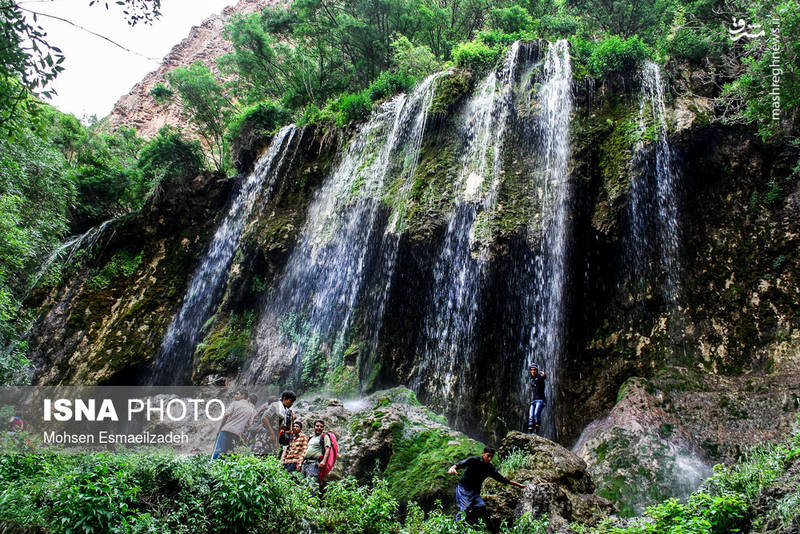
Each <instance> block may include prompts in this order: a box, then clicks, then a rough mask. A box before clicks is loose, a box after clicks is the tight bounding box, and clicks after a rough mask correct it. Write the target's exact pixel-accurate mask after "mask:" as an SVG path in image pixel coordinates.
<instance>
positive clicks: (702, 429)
mask: <svg viewBox="0 0 800 534" xmlns="http://www.w3.org/2000/svg"><path fill="white" fill-rule="evenodd" d="M618 396H619V399H620V400H619V401H618V402H617V404H616V405H615V406H614V408H613V409H612V410H611V412H610V413H609V415H608V416H606V417H604V418H601V419H598V420H596V421H594V422H592V423H591V424H590V425H589V426H587V427H586V429H585V430H584V431H583V433H582V434H581V436H580V438H579V440H578V442H577V443H576V445H575V451H576V452H577V453H578V454H579V455H580V456H581V458H583V459H584V460H585V461H586V462H587V464H588V465H589V473H591V475H592V479H593V480H594V481H595V482H596V484H597V492H598V494H599V495H602V496H604V497H607V498H608V499H610V500H612V501H613V502H614V503H615V504H616V505H617V507H618V508H619V510H620V512H621V513H623V514H625V515H632V514H639V513H641V512H643V511H644V509H645V507H646V506H647V505H650V504H654V503H656V502H660V501H662V500H664V499H666V498H669V497H677V498H683V497H685V496H686V495H688V494H689V493H691V492H692V491H694V490H695V489H696V488H697V487H698V486H699V485H700V483H701V482H703V481H704V480H705V479H706V478H707V477H708V476H710V475H711V466H712V465H713V464H715V463H727V464H730V463H733V462H735V461H736V460H738V459H739V458H740V456H741V454H742V453H744V452H745V451H746V450H747V448H748V447H750V446H752V445H753V444H754V443H762V442H778V441H781V440H782V439H783V438H784V436H786V435H787V434H789V433H790V432H791V429H792V422H793V421H792V417H791V415H792V414H793V413H795V411H796V404H797V403H798V402H800V400H798V399H800V377H798V375H797V374H794V373H792V374H773V375H769V376H748V375H743V376H735V377H721V376H718V375H713V374H710V373H702V372H699V371H696V370H694V369H686V368H675V369H671V370H665V371H662V372H660V373H658V374H656V375H655V376H653V377H652V378H650V379H649V380H646V379H643V378H631V379H628V380H627V381H626V382H625V383H624V384H623V385H622V387H621V388H620V391H619V395H618ZM640 488H647V492H642V491H641V490H640Z"/></svg>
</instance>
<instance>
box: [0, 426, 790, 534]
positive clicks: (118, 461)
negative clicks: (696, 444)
mask: <svg viewBox="0 0 800 534" xmlns="http://www.w3.org/2000/svg"><path fill="white" fill-rule="evenodd" d="M421 449H425V447H424V446H423V447H421ZM13 450H14V447H12V451H13ZM16 450H17V452H11V453H8V454H4V455H2V456H0V525H2V526H4V527H6V528H10V529H12V530H13V529H22V528H28V529H31V528H37V527H38V528H44V529H47V530H48V531H52V532H88V533H91V532H187V533H188V532H192V533H202V532H265V533H267V532H283V531H294V530H296V529H297V527H298V526H302V529H303V531H304V532H334V533H350V532H364V533H375V534H380V533H387V534H388V533H394V534H400V533H409V534H410V533H418V532H421V533H431V534H433V533H437V534H438V533H453V534H460V533H463V534H468V533H470V532H476V531H475V530H473V529H472V528H470V527H469V526H467V525H462V524H457V523H455V521H454V519H453V517H452V515H448V514H445V513H443V512H442V510H441V509H440V508H435V509H434V510H432V511H430V512H429V513H427V514H426V513H424V512H423V511H422V510H421V509H420V508H419V506H417V505H416V504H415V503H414V502H410V503H408V505H407V507H406V513H405V516H404V517H403V516H402V515H401V514H400V502H399V501H398V500H397V499H396V498H395V497H394V496H393V495H395V494H396V492H395V491H394V488H392V487H391V484H392V483H388V482H386V481H384V480H382V479H377V478H376V479H374V480H373V482H372V484H371V485H369V486H363V485H359V484H357V483H356V482H355V481H354V480H352V479H345V480H342V481H335V482H331V483H329V484H328V485H327V488H326V489H325V491H324V492H322V493H321V494H320V493H319V492H317V491H316V489H315V488H314V487H313V485H309V483H308V482H307V481H306V480H305V479H303V478H302V477H300V476H299V475H289V474H288V473H286V472H285V471H284V470H283V469H281V467H280V465H279V463H278V462H277V460H276V459H275V458H273V457H269V458H257V457H253V456H250V455H234V456H229V457H228V458H226V459H225V460H218V461H211V460H209V459H208V458H207V457H205V456H196V457H180V456H176V455H174V454H172V453H159V454H107V453H102V454H56V453H51V452H45V451H44V450H37V449H29V448H26V447H25V446H21V445H20V446H18V448H17V449H16ZM428 450H431V449H428ZM798 460H800V431H795V433H794V435H793V436H791V437H790V438H789V439H788V440H787V441H786V442H785V443H780V444H773V445H761V446H758V447H756V448H754V449H752V450H751V451H749V452H748V453H747V454H746V455H745V457H744V459H743V461H742V462H741V463H739V464H738V465H734V466H730V467H724V466H717V467H716V468H715V474H714V476H713V477H712V478H711V479H709V480H708V482H706V484H705V485H704V487H703V488H701V489H700V490H699V491H697V492H696V493H694V494H693V495H692V496H691V497H690V498H689V499H688V501H687V502H686V503H680V502H678V501H677V500H675V499H670V500H667V501H665V502H664V503H662V504H659V505H656V506H652V507H650V508H649V509H648V511H647V515H646V516H645V517H644V518H641V519H639V520H636V521H635V522H634V523H632V524H631V525H630V526H627V527H624V528H621V527H617V526H614V524H613V523H612V522H611V521H607V522H605V523H601V524H600V525H598V526H597V527H595V528H589V527H587V526H585V525H580V524H573V525H572V527H573V528H574V529H576V530H577V531H578V532H582V533H590V532H591V533H595V534H651V533H652V534H656V533H658V534H668V533H673V534H678V533H694V534H724V533H725V534H727V533H735V532H747V531H749V530H750V529H758V528H760V527H761V526H763V524H764V522H766V521H770V522H772V524H773V526H774V525H775V524H778V525H783V526H787V527H788V526H789V525H790V524H791V521H792V520H793V519H794V518H795V516H796V514H797V511H798V508H797V507H798V504H800V491H798V488H797V487H788V488H785V489H788V490H789V491H788V493H785V494H784V493H783V491H781V492H779V493H778V495H782V496H781V497H780V500H779V501H778V502H777V503H775V505H774V506H773V505H767V506H766V507H764V505H763V504H760V498H761V497H762V496H763V494H764V492H765V491H767V492H769V491H770V488H772V486H773V485H774V484H775V483H776V482H777V481H778V480H779V479H780V478H781V477H782V476H784V475H785V474H786V473H787V470H788V469H789V468H790V467H792V466H793V465H795V464H796V463H797V461H798ZM530 461H531V458H530V457H529V456H527V455H522V454H517V455H516V456H515V455H512V456H510V457H509V458H507V459H506V460H505V461H504V462H503V464H501V466H500V469H501V471H506V470H508V469H514V468H519V467H524V466H527V465H528V464H529V462H530ZM440 463H441V462H440ZM440 467H441V466H439V467H437V470H438V471H442V472H443V470H442V469H440ZM787 484H789V485H790V486H791V484H792V482H791V479H790V480H789V481H787ZM759 506H761V508H759ZM776 521H777V523H775V522H776ZM546 525H547V522H546V518H539V519H536V520H532V519H530V518H527V517H523V518H522V519H520V520H518V521H517V522H515V523H513V524H510V525H508V526H507V527H505V528H504V529H503V530H502V532H503V533H506V534H511V533H512V532H513V533H518V534H523V533H525V534H534V533H538V532H544V531H545V527H546Z"/></svg>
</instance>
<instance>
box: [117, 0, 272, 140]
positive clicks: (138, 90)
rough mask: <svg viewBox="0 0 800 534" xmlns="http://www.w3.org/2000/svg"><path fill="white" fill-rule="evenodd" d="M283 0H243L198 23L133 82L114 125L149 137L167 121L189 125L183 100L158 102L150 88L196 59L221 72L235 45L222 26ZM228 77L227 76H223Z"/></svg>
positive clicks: (168, 123)
mask: <svg viewBox="0 0 800 534" xmlns="http://www.w3.org/2000/svg"><path fill="white" fill-rule="evenodd" d="M282 3H283V2H282V1H281V0H239V2H237V4H236V5H235V6H231V7H227V8H225V9H224V10H223V12H222V13H220V14H218V15H212V16H211V17H209V18H208V19H206V20H205V21H204V22H203V23H202V24H201V25H200V26H195V27H193V28H192V30H191V32H189V36H188V37H186V38H185V39H183V40H182V41H181V42H180V43H178V44H177V45H175V46H174V47H173V48H172V50H171V51H170V52H169V54H167V55H166V56H165V57H164V59H163V61H162V63H161V65H160V66H159V67H158V69H156V70H154V71H153V72H151V73H150V74H148V75H147V76H145V77H144V79H143V80H142V81H140V82H139V83H137V84H136V85H134V86H133V89H131V91H130V93H128V94H127V95H125V96H123V97H121V98H120V99H119V100H118V101H117V103H116V104H115V105H114V109H112V110H111V114H110V115H109V116H108V120H109V125H110V127H111V128H117V127H119V126H125V127H128V128H136V130H137V132H138V133H139V135H140V136H142V137H144V138H145V139H150V138H152V137H154V136H155V135H156V134H157V133H158V130H159V129H160V128H161V127H162V126H165V125H171V126H176V127H178V128H180V129H182V130H185V129H189V126H188V121H187V120H186V118H185V117H184V116H183V114H182V111H181V110H182V108H181V105H180V102H173V103H171V104H169V105H168V106H160V105H158V104H157V103H156V102H155V101H154V100H153V98H152V97H151V96H150V91H151V90H152V89H153V87H155V86H156V85H157V84H159V83H166V81H167V78H166V75H167V73H168V72H169V71H171V70H173V69H175V68H177V67H188V66H189V65H191V64H192V63H194V62H196V61H200V62H202V63H203V64H204V65H206V66H207V67H208V68H209V69H211V71H212V72H213V73H214V74H216V75H218V76H219V74H220V72H219V67H218V66H217V58H219V57H220V56H222V55H224V54H227V53H228V52H230V51H231V50H232V49H233V48H232V46H231V43H230V41H227V40H226V39H225V38H224V37H223V35H222V30H223V28H224V27H225V24H226V21H227V20H228V18H229V17H230V16H231V15H235V14H241V15H248V14H251V13H256V12H258V11H260V10H261V9H262V8H263V7H264V6H266V5H279V4H282ZM222 78H223V79H224V77H222Z"/></svg>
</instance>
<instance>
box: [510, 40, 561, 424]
mask: <svg viewBox="0 0 800 534" xmlns="http://www.w3.org/2000/svg"><path fill="white" fill-rule="evenodd" d="M538 100H539V109H540V112H539V117H538V125H537V130H538V131H539V138H538V146H537V154H538V162H537V168H536V173H535V179H536V180H537V184H536V185H537V188H538V190H539V192H540V193H539V200H540V203H541V209H540V214H539V217H538V221H539V224H540V225H541V226H540V228H539V229H540V230H541V239H540V249H539V254H538V255H537V256H536V263H535V265H534V266H533V273H534V281H533V284H534V285H533V293H532V295H531V296H532V298H533V299H534V301H535V302H533V303H531V305H529V306H528V308H529V309H530V308H532V309H533V312H534V313H533V318H532V325H531V332H530V337H529V341H528V347H527V350H526V362H525V368H524V369H523V373H522V376H524V378H523V379H522V381H521V390H522V399H525V401H526V402H527V401H529V400H530V396H531V392H530V386H529V383H528V378H527V374H526V372H527V368H528V366H529V365H530V364H531V363H533V362H536V363H538V364H539V366H540V368H541V369H543V370H544V371H545V372H546V373H547V381H546V391H545V394H546V398H547V404H548V409H547V411H546V412H545V417H544V420H543V425H542V433H543V434H544V435H545V436H547V437H549V438H550V439H556V437H557V436H556V425H555V416H554V414H555V406H554V405H555V402H556V395H557V392H558V381H559V367H560V360H561V353H562V351H563V342H564V327H565V325H564V321H565V304H566V302H565V290H566V287H567V282H568V280H567V277H568V268H567V265H568V263H569V260H570V255H571V246H572V239H571V230H572V228H571V219H570V210H571V208H572V205H571V204H572V198H571V196H572V195H571V193H570V184H569V160H570V144H569V133H570V114H571V112H572V69H571V65H570V57H569V44H568V42H567V41H566V40H559V41H557V42H556V43H551V44H550V46H549V47H548V50H547V56H546V57H545V62H544V78H543V81H542V85H541V88H540V90H539V95H538ZM526 406H527V404H526Z"/></svg>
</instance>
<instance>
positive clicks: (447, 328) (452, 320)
mask: <svg viewBox="0 0 800 534" xmlns="http://www.w3.org/2000/svg"><path fill="white" fill-rule="evenodd" d="M525 46H526V45H522V44H521V43H520V42H515V43H514V44H513V45H512V47H511V49H510V50H509V52H508V53H507V55H506V57H505V60H504V62H503V65H502V67H501V68H500V69H499V70H498V71H496V72H495V71H493V72H491V73H490V74H489V75H488V76H487V77H486V78H484V80H483V81H482V82H481V84H480V85H479V86H478V88H477V90H476V92H475V95H474V96H473V97H472V98H471V99H470V101H469V102H468V104H467V107H466V112H465V120H464V129H463V132H462V133H463V137H464V139H465V140H466V148H465V150H464V154H463V156H462V159H461V167H460V169H459V174H458V179H457V180H456V182H455V184H454V185H455V190H454V194H455V198H456V201H455V208H454V210H453V211H452V212H451V213H450V216H449V218H448V223H447V231H446V233H445V237H444V241H443V245H442V249H441V252H440V253H439V256H438V258H437V260H436V264H435V266H434V283H433V291H432V294H431V295H430V301H429V302H428V304H427V306H426V314H425V319H424V325H423V334H424V335H423V341H422V345H421V347H420V351H419V364H418V365H417V368H416V369H415V372H414V375H413V376H412V377H411V386H412V387H413V388H414V390H415V391H417V392H418V393H420V394H423V395H424V396H425V397H426V400H427V401H428V402H429V403H430V402H433V403H435V404H437V405H438V406H439V407H441V408H444V409H445V411H446V412H447V413H448V414H449V415H450V416H451V419H453V420H455V421H456V422H457V421H458V419H459V416H460V413H459V412H460V408H461V407H463V405H464V403H463V400H464V399H465V397H466V391H467V380H468V377H470V376H472V370H471V363H472V356H473V354H474V352H475V346H474V341H475V328H476V325H477V322H478V315H479V309H478V307H479V296H480V291H481V286H482V285H483V280H484V275H485V269H484V268H485V266H486V260H487V256H488V251H487V249H486V247H485V246H481V245H480V244H478V243H476V241H477V240H476V235H475V232H476V230H477V228H476V221H477V219H478V216H479V215H481V214H483V216H484V217H485V218H486V220H487V221H488V220H489V219H490V218H491V213H492V211H493V210H494V207H495V204H496V201H497V190H498V185H499V181H500V176H501V162H502V153H503V140H504V137H505V130H506V126H507V124H508V118H509V114H510V113H511V110H512V107H513V89H514V81H515V76H516V75H517V71H518V68H519V63H520V50H521V48H524V47H525ZM487 227H488V225H487ZM490 239H491V238H490V237H489V236H483V240H484V241H490ZM476 248H477V250H476Z"/></svg>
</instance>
